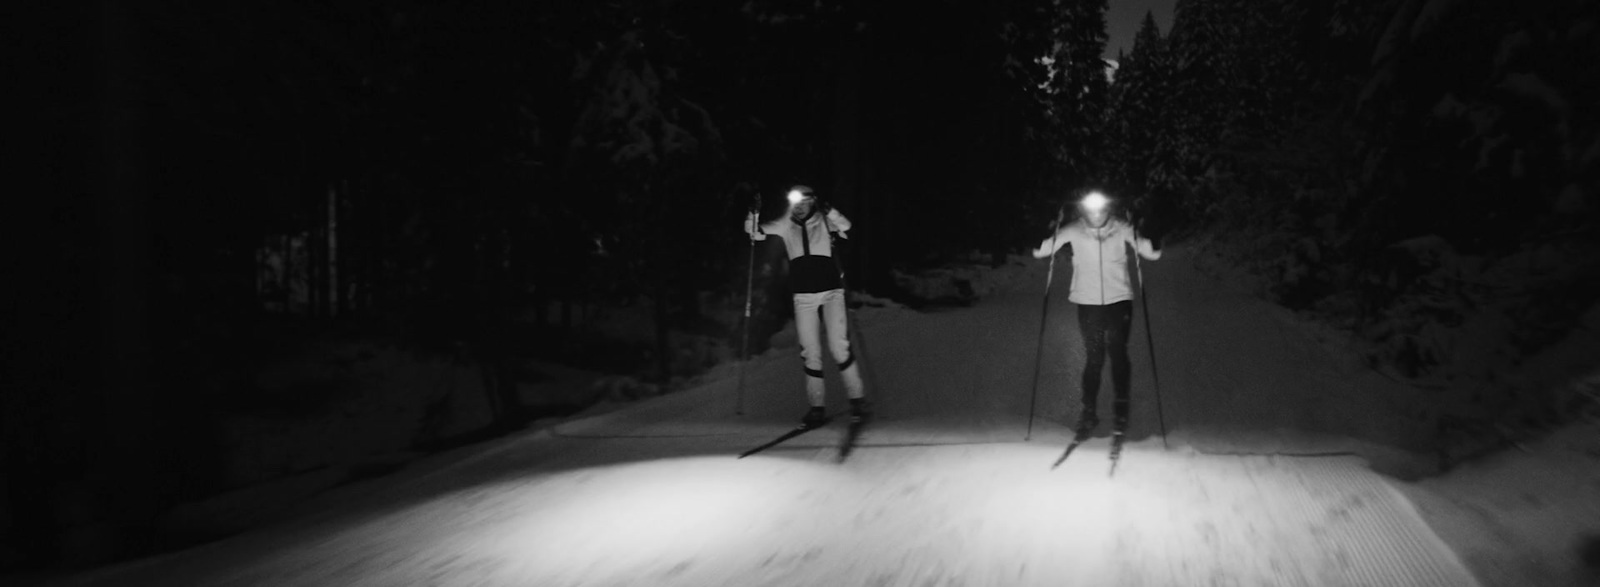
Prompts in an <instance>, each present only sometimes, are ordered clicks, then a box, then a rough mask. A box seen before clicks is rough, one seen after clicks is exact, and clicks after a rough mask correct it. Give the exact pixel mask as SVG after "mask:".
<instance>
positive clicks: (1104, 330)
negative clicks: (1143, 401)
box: [1033, 192, 1161, 434]
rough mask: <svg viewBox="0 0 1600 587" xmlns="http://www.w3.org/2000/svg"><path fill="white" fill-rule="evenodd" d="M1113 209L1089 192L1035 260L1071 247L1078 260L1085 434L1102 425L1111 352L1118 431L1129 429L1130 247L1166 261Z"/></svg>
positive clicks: (1075, 279) (1074, 293) (1075, 291)
mask: <svg viewBox="0 0 1600 587" xmlns="http://www.w3.org/2000/svg"><path fill="white" fill-rule="evenodd" d="M1110 205H1111V201H1110V200H1109V199H1108V198H1106V197H1105V196H1104V195H1103V194H1101V193H1100V192H1089V193H1088V194H1087V195H1085V196H1084V197H1083V198H1082V199H1080V200H1079V201H1078V210H1079V212H1080V218H1078V219H1077V220H1075V221H1073V222H1071V223H1069V224H1067V225H1065V226H1061V227H1060V228H1059V230H1057V232H1056V233H1055V234H1054V235H1052V236H1051V237H1050V238H1047V239H1045V240H1044V242H1042V243H1040V244H1039V248H1038V249H1037V250H1035V251H1033V256H1034V258H1036V259H1044V258H1047V257H1050V256H1052V255H1054V254H1055V253H1056V251H1059V250H1061V248H1063V247H1066V248H1067V249H1068V251H1069V255H1070V256H1071V258H1072V290H1071V294H1070V295H1068V296H1067V300H1068V301H1070V302H1072V303H1074V304H1077V305H1078V329H1079V331H1081V332H1082V334H1083V347H1084V351H1085V354H1086V357H1085V359H1084V364H1083V400H1082V401H1083V411H1082V413H1080V414H1079V416H1078V425H1077V427H1076V430H1075V431H1076V432H1078V433H1079V434H1085V433H1086V431H1088V430H1093V429H1094V427H1095V426H1097V425H1099V423H1100V417H1099V415H1097V414H1096V408H1095V406H1096V404H1097V403H1098V401H1099V392H1100V372H1101V371H1102V370H1103V369H1104V367H1105V360H1106V355H1108V354H1109V355H1110V356H1111V381H1112V385H1113V386H1114V387H1115V391H1116V400H1115V404H1114V405H1113V408H1114V413H1115V415H1116V420H1115V431H1116V432H1118V433H1120V432H1122V431H1123V430H1126V429H1127V425H1128V409H1129V405H1128V387H1129V380H1128V379H1129V376H1130V373H1129V371H1130V365H1129V361H1128V331H1129V329H1130V328H1131V326H1132V324H1133V302H1132V299H1133V288H1132V287H1131V285H1130V284H1131V281H1132V279H1131V277H1130V275H1131V273H1132V269H1133V267H1132V266H1130V265H1129V258H1128V247H1129V246H1131V247H1132V248H1133V250H1134V251H1135V252H1136V253H1137V254H1138V255H1139V256H1140V257H1143V258H1145V259H1149V260H1152V261H1154V260H1157V259H1160V258H1161V250H1160V249H1158V248H1157V247H1158V246H1159V244H1158V243H1156V242H1152V241H1151V240H1150V239H1146V238H1143V237H1139V236H1137V235H1136V234H1135V233H1134V229H1133V226H1131V225H1129V224H1128V223H1127V222H1124V221H1122V220H1121V219H1118V218H1113V217H1112V215H1111V210H1110ZM1062 213H1063V214H1065V210H1063V211H1062Z"/></svg>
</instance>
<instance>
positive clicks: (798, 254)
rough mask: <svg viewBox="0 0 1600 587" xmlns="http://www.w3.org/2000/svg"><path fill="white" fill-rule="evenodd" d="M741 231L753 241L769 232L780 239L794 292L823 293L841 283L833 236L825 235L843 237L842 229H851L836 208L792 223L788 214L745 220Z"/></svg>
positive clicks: (790, 285)
mask: <svg viewBox="0 0 1600 587" xmlns="http://www.w3.org/2000/svg"><path fill="white" fill-rule="evenodd" d="M744 230H745V232H747V233H750V236H751V237H753V238H755V239H756V240H766V238H767V237H768V236H769V235H777V236H779V237H781V238H783V244H784V246H785V247H787V248H788V250H789V288H790V290H791V291H793V292H794V293H817V292H825V291H830V290H834V289H839V288H840V287H843V286H844V278H843V276H841V275H840V274H839V265H838V263H837V262H836V261H835V260H834V259H833V238H832V237H830V236H829V235H828V233H829V232H835V233H838V235H839V238H845V231H846V230H850V219H849V218H845V217H844V214H840V213H839V211H838V210H835V209H829V210H828V212H827V214H818V213H815V212H813V213H812V214H811V215H810V216H807V217H806V219H805V221H804V222H795V221H794V220H793V219H791V218H790V217H789V215H788V214H784V215H783V216H780V217H779V218H778V219H777V220H773V221H771V222H763V223H761V224H759V225H755V224H753V223H751V222H749V221H748V220H747V221H746V222H745V227H744Z"/></svg>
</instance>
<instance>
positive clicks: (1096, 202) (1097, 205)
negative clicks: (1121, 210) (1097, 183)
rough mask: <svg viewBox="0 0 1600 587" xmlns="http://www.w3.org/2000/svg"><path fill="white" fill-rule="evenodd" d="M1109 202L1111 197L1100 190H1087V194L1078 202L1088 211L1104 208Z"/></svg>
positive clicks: (1097, 210)
mask: <svg viewBox="0 0 1600 587" xmlns="http://www.w3.org/2000/svg"><path fill="white" fill-rule="evenodd" d="M1110 203H1111V199H1110V198H1107V197H1106V196H1105V194H1102V193H1100V192H1089V195H1087V196H1084V197H1083V200H1082V201H1080V202H1079V205H1081V206H1083V209H1084V210H1088V211H1090V212H1099V211H1101V210H1104V209H1105V208H1106V205H1107V204H1110Z"/></svg>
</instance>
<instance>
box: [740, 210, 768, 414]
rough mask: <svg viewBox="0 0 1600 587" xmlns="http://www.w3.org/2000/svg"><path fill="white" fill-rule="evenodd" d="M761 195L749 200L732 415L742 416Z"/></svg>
mask: <svg viewBox="0 0 1600 587" xmlns="http://www.w3.org/2000/svg"><path fill="white" fill-rule="evenodd" d="M760 208H761V194H760V193H757V194H755V196H754V197H752V198H751V200H750V268H749V271H747V272H746V273H745V281H744V320H743V330H744V334H743V335H742V336H740V338H739V384H738V391H737V393H736V397H735V399H734V406H733V413H734V414H735V415H739V416H743V415H744V364H745V363H747V362H749V360H748V359H749V356H748V355H749V351H750V298H751V297H752V296H753V295H754V294H755V284H756V231H757V230H760V226H759V225H758V224H756V222H757V221H758V220H760V218H761V216H760V213H761V210H760Z"/></svg>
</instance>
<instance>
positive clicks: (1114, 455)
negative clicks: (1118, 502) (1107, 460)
mask: <svg viewBox="0 0 1600 587" xmlns="http://www.w3.org/2000/svg"><path fill="white" fill-rule="evenodd" d="M1120 458H1122V430H1114V431H1112V432H1111V472H1110V473H1109V474H1107V475H1106V476H1107V477H1116V476H1117V460H1118V459H1120Z"/></svg>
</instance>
